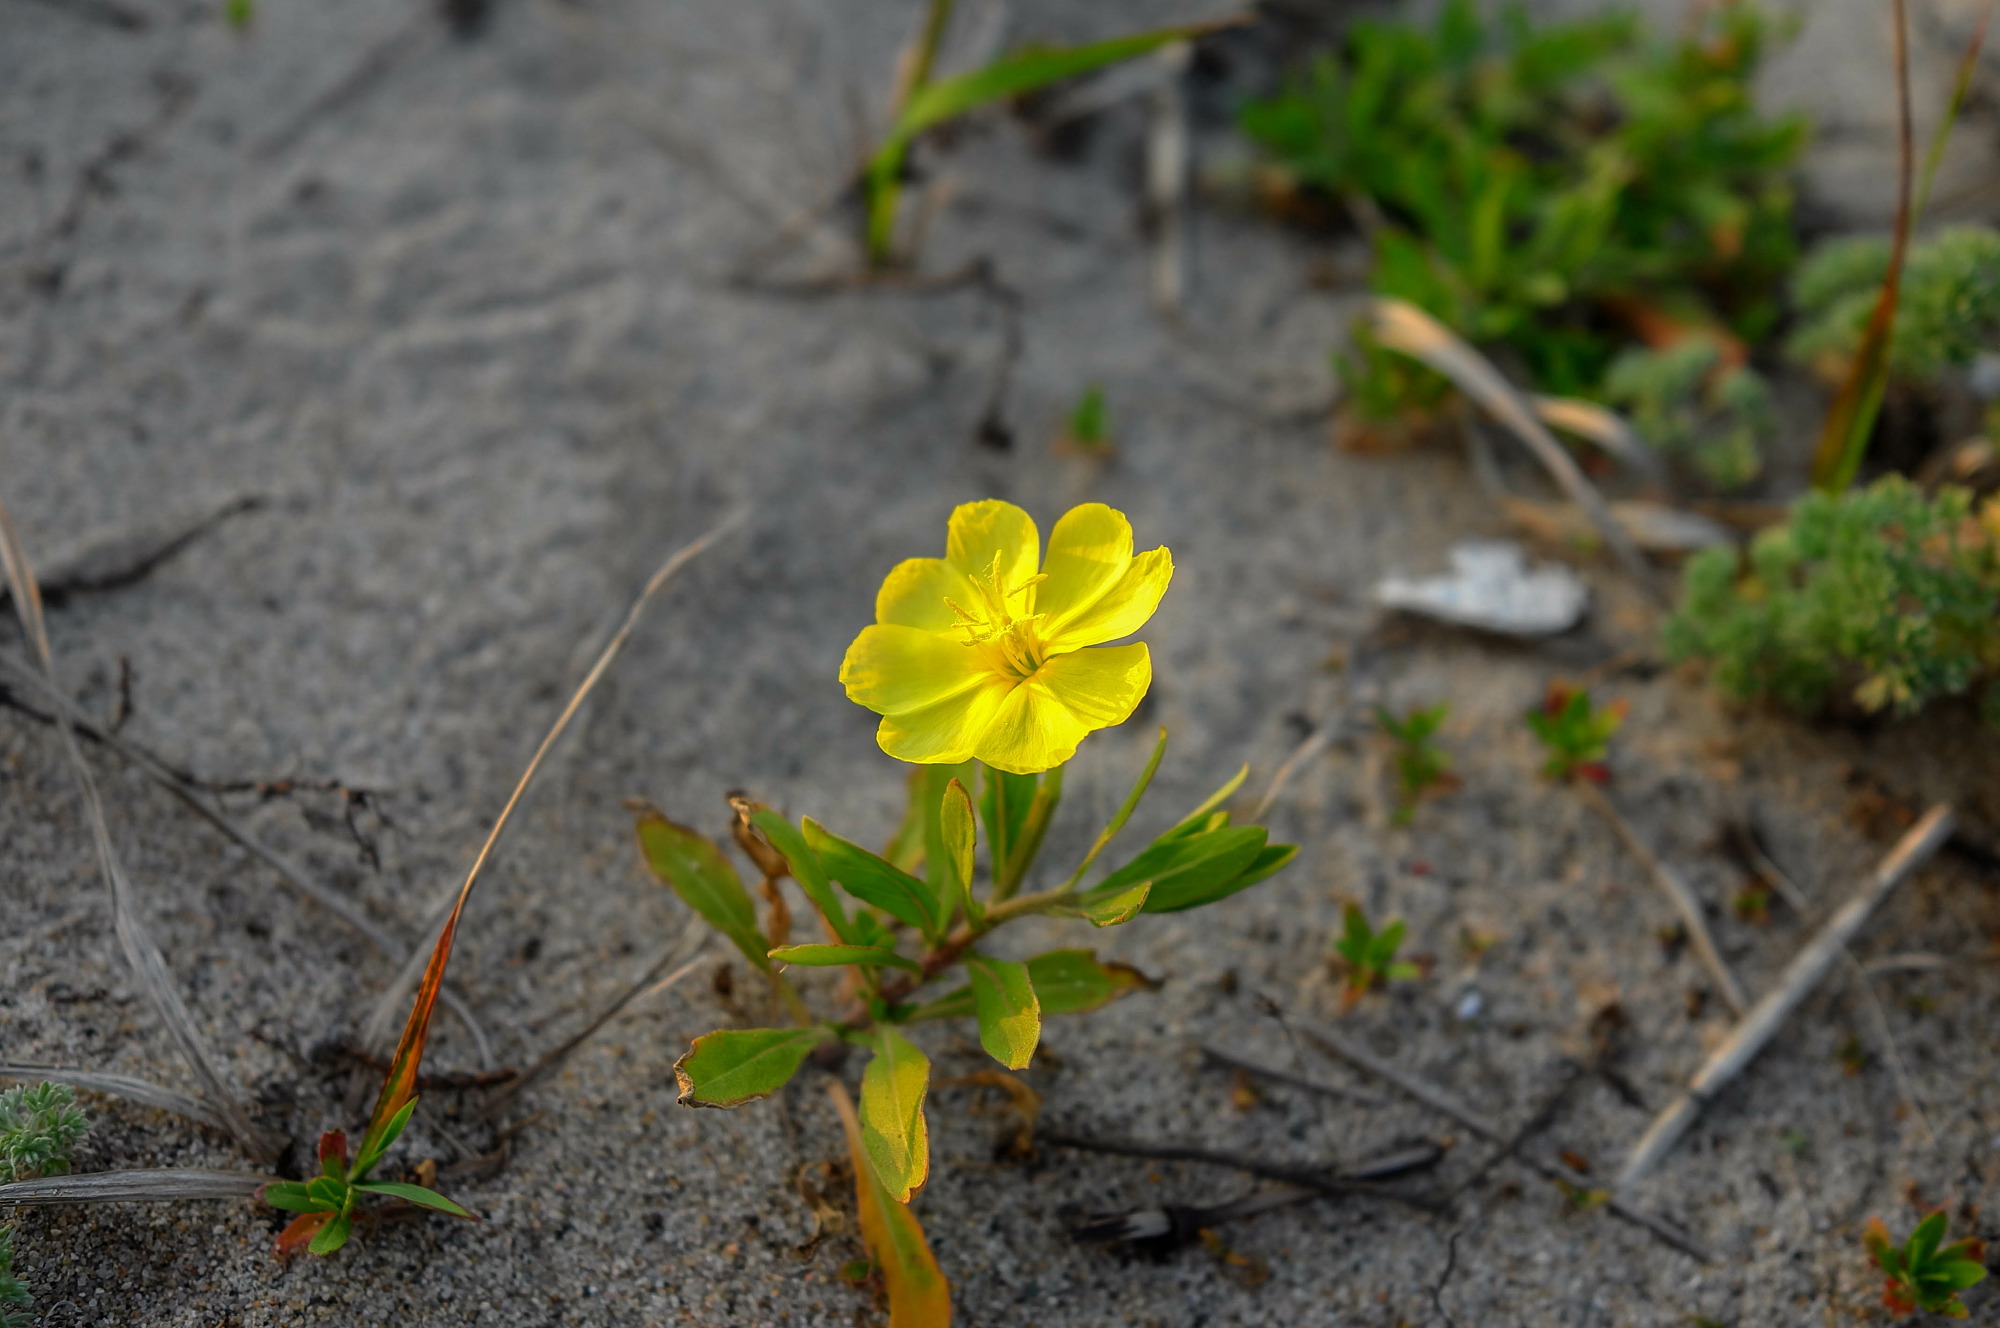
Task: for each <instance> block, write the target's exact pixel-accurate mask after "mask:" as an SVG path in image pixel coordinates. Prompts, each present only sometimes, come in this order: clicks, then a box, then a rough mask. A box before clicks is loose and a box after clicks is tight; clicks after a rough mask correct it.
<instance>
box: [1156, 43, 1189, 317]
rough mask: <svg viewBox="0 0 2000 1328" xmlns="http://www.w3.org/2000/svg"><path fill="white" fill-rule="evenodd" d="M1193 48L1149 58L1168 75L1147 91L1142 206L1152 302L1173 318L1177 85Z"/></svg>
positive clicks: (1179, 231) (1180, 283) (1178, 202)
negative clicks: (1149, 228)
mask: <svg viewBox="0 0 2000 1328" xmlns="http://www.w3.org/2000/svg"><path fill="white" fill-rule="evenodd" d="M1193 52H1194V47H1193V46H1192V45H1191V44H1189V43H1188V42H1175V43H1173V44H1172V45H1170V46H1163V47H1161V48H1160V49H1159V50H1158V51H1157V52H1155V53H1154V55H1153V59H1154V60H1155V61H1157V62H1158V63H1160V64H1162V65H1164V66H1166V67H1167V69H1168V70H1170V71H1171V76H1170V77H1168V78H1166V79H1163V80H1162V81H1161V82H1160V83H1159V84H1158V85H1157V86H1156V87H1154V89H1153V94H1152V106H1151V112H1150V119H1149V122H1148V124H1147V127H1146V206H1147V211H1148V212H1149V214H1150V217H1151V220H1152V223H1153V228H1154V230H1153V305H1154V307H1155V308H1157V309H1158V310H1159V311H1160V313H1162V314H1164V315H1166V316H1167V317H1168V318H1178V317H1179V316H1180V312H1181V304H1182V301H1183V300H1184V298H1185V296H1186V292H1187V189H1188V155H1189V146H1188V108H1187V94H1186V92H1185V90H1184V88H1183V86H1182V80H1183V79H1184V77H1185V76H1186V72H1187V67H1188V62H1189V59H1190V57H1191V56H1192V55H1193Z"/></svg>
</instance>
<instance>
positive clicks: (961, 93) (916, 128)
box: [885, 20, 1233, 147]
mask: <svg viewBox="0 0 2000 1328" xmlns="http://www.w3.org/2000/svg"><path fill="white" fill-rule="evenodd" d="M1232 21H1233V20H1232ZM1218 26H1223V25H1219V24H1214V23H1203V24H1196V25H1192V26H1188V27H1177V28H1158V29H1155V30H1154V31H1152V32H1139V33H1133V34H1132V35H1130V36H1126V37H1113V38H1111V39H1110V40H1108V41H1100V42H1090V43H1088V44H1086V45H1083V46H1070V47H1058V48H1055V49H1047V48H1042V49H1031V50H1025V51H1020V52H1017V53H1015V54H1013V55H1006V56H1002V57H1001V58H1000V59H998V60H995V61H994V62H993V63H992V64H990V65H987V66H986V67H985V68H983V69H975V70H972V71H971V72H969V73H964V74H959V75H957V76H956V77H953V78H941V79H938V80H936V81H935V82H932V83H927V84H925V85H924V86H923V87H921V88H919V89H917V91H916V92H915V93H914V94H912V95H911V97H910V99H909V101H907V102H905V103H904V104H903V113H902V114H901V115H899V116H898V117H897V118H896V123H895V125H894V126H892V127H891V129H890V130H889V135H888V139H887V142H886V143H885V147H886V146H887V145H888V144H897V145H900V144H903V143H907V142H908V141H909V140H910V139H912V138H914V137H915V136H916V135H918V134H920V133H922V132H923V131H924V130H926V129H929V128H931V127H932V126H933V125H938V124H942V123H944V122H945V121H946V120H949V119H952V118H953V117H955V116H959V115H963V114H964V113H965V112H967V111H970V110H973V109H975V108H976V107H980V106H984V105H986V104H987V103H988V102H994V101H1001V100H1003V99H1005V98H1008V97H1018V96H1020V95H1021V94H1022V93H1025V92H1033V91H1035V90H1036V89H1037V88H1045V87H1047V86H1048V85H1049V84H1051V83H1057V82H1060V81H1062V80H1063V79H1066V78H1075V77H1077V76H1078V75H1080V74H1088V73H1090V72H1091V71H1092V70H1096V69H1102V68H1104V67H1105V66H1106V65H1114V64H1117V63H1118V62H1119V61H1121V60H1130V59H1132V58H1133V57H1134V56H1138V55H1144V54H1146V53H1147V52H1148V51H1154V50H1158V49H1159V48H1160V47H1162V46H1166V45H1168V44H1169V43H1172V42H1177V41H1186V40H1188V39H1189V38H1191V37H1199V36H1201V35H1203V34H1204V33H1208V32H1213V31H1215V29H1216V28H1217V27H1218Z"/></svg>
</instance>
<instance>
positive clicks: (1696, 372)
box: [1603, 337, 1777, 489]
mask: <svg viewBox="0 0 2000 1328" xmlns="http://www.w3.org/2000/svg"><path fill="white" fill-rule="evenodd" d="M1603 393H1604V399H1605V401H1606V402H1607V403H1609V404H1610V405H1613V406H1617V407H1618V408H1619V409H1621V410H1623V411H1624V412H1625V413H1626V414H1627V415H1628V416H1629V417H1630V418H1631V421H1632V427H1633V428H1635V429H1637V430H1638V431H1639V432H1640V433H1641V434H1643V435H1644V436H1645V437H1646V438H1647V439H1649V440H1651V441H1652V442H1653V443H1654V444H1655V445H1656V446H1658V447H1660V448H1661V449H1663V450H1664V451H1666V452H1669V453H1672V454H1675V455H1679V456H1684V457H1686V458H1687V459H1688V460H1689V461H1690V462H1691V463H1692V464H1693V465H1694V467H1695V469H1696V470H1698V471H1700V472H1701V474H1702V475H1703V477H1705V478H1706V479H1707V480H1708V482H1709V483H1711V484H1713V485H1715V486H1716V487H1717V488H1719V489H1736V488H1741V487H1742V486H1743V485H1745V484H1748V483H1749V482H1750V481H1752V480H1754V479H1756V478H1757V474H1758V472H1759V471H1760V470H1762V469H1763V464H1764V463H1763V457H1762V455H1761V453H1760V452H1759V450H1758V446H1757V443H1758V440H1759V439H1761V438H1765V437H1768V436H1770V434H1771V433H1772V431H1773V430H1775V429H1776V428H1777V413H1776V410H1775V408H1774V407H1773V406H1772V404H1771V388H1770V385H1769V384H1768V383H1766V382H1765V381H1764V376H1763V375H1762V374H1760V373H1758V372H1757V371H1756V370H1755V369H1752V368H1751V367H1750V366H1749V365H1747V364H1729V363H1726V362H1725V359H1724V355H1723V350H1722V347H1721V346H1719V345H1717V344H1716V343H1715V342H1714V341H1713V340H1711V339H1709V338H1706V337H1690V338H1688V339H1687V340H1685V341H1682V342H1680V343H1679V344H1677V345H1673V346H1669V347H1667V348H1666V349H1664V350H1649V349H1647V348H1645V347H1642V346H1633V347H1630V348H1629V349H1627V350H1624V351H1622V352H1620V353H1619V355H1618V358H1617V359H1615V360H1613V361H1612V362H1611V367H1610V369H1609V370H1608V371H1606V373H1605V375H1604V385H1603Z"/></svg>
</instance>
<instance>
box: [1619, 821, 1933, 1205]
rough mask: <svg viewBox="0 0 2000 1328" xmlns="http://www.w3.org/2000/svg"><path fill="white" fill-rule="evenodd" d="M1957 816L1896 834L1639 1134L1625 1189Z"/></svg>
mask: <svg viewBox="0 0 2000 1328" xmlns="http://www.w3.org/2000/svg"><path fill="white" fill-rule="evenodd" d="M1954 819H1955V818H1954V817H1953V816H1952V812H1951V808H1950V807H1948V806H1946V805H1944V804H1943V803H1939V804H1938V805H1937V806H1935V807H1933V808H1931V809H1930V810H1929V811H1928V812H1926V813H1924V818H1923V819H1922V820H1921V821H1918V822H1917V823H1916V824H1915V825H1913V826H1911V827H1910V829H1909V832H1908V833H1907V834H1905V835H1904V836H1903V837H1902V839H1901V840H1899V841H1897V844H1896V847H1895V848H1893V849H1891V850H1889V856H1888V857H1886V858H1884V859H1882V861H1881V863H1880V864H1879V865H1878V866H1877V867H1876V868H1875V872H1874V875H1872V876H1871V877H1869V879H1868V882H1867V884H1866V885H1864V886H1862V887H1861V889H1860V891H1859V892H1858V893H1856V894H1855V896H1854V897H1853V898H1852V899H1850V900H1848V901H1847V902H1846V903H1845V904H1843V905H1841V907H1840V911H1839V912H1837V913H1835V914H1834V915H1833V917H1831V918H1830V919H1828V920H1827V923H1826V925H1825V926H1823V927H1821V928H1820V930H1819V934H1818V935H1816V936H1814V937H1813V938H1812V940H1811V941H1810V942H1809V943H1808V944H1807V945H1806V947H1805V948H1804V949H1803V950H1801V951H1799V953H1798V955H1797V956H1796V957H1795V958H1793V960H1792V962H1791V963H1790V964H1789V965H1787V966H1786V968H1785V972H1784V975H1783V977H1781V978H1780V979H1779V981H1778V985H1777V986H1776V987H1775V988H1773V989H1772V990H1771V991H1770V992H1769V993H1767V994H1766V995H1765V997H1764V998H1763V999H1762V1000H1760V1001H1758V1002H1757V1005H1756V1007H1755V1008H1754V1009H1752V1010H1751V1011H1750V1013H1749V1014H1748V1015H1746V1016H1744V1019H1743V1022H1742V1023H1740V1024H1738V1025H1737V1026H1736V1031H1735V1032H1734V1033H1732V1034H1731V1035H1730V1037H1729V1040H1728V1041H1726V1042H1724V1043H1723V1044H1722V1045H1721V1046H1719V1047H1717V1048H1716V1049H1715V1051H1714V1053H1713V1054H1712V1055H1710V1056H1709V1058H1708V1063H1707V1064H1705V1065H1703V1066H1702V1067H1701V1069H1700V1071H1698V1072H1697V1073H1696V1074H1695V1076H1694V1078H1693V1079H1691V1080H1689V1081H1688V1086H1687V1090H1686V1091H1685V1092H1683V1093H1682V1094H1681V1095H1680V1097H1678V1098H1676V1099H1675V1100H1674V1102H1673V1104H1672V1105H1671V1106H1669V1107H1668V1108H1667V1109H1666V1110H1665V1111H1662V1112H1661V1113H1660V1114H1659V1115H1658V1116H1656V1117H1654V1118H1653V1123H1652V1124H1651V1125H1649V1126H1647V1127H1646V1132H1645V1134H1643V1135H1641V1136H1640V1137H1639V1142H1638V1143H1637V1144H1635V1145H1634V1146H1633V1148H1632V1152H1631V1154H1630V1156H1628V1157H1627V1158H1626V1159H1625V1167H1624V1170H1622V1171H1620V1172H1619V1173H1618V1180H1617V1182H1616V1184H1617V1186H1618V1188H1620V1189H1623V1188H1624V1187H1626V1186H1628V1185H1630V1184H1632V1183H1633V1182H1634V1181H1636V1180H1638V1179H1640V1178H1641V1177H1643V1176H1644V1175H1645V1174H1646V1173H1647V1172H1649V1171H1651V1170H1652V1169H1653V1167H1654V1165H1655V1164H1657V1163H1658V1162H1659V1160H1660V1159H1661V1158H1662V1157H1664V1156H1666V1154H1667V1151H1668V1150H1669V1149H1671V1148H1672V1147H1673V1146H1674V1144H1675V1143H1676V1142H1677V1141H1678V1140H1679V1139H1680V1137H1681V1135H1683V1134H1685V1133H1686V1132H1687V1128H1688V1126H1690V1125H1692V1124H1694V1118H1695V1117H1696V1116H1698V1115H1700V1114H1701V1109H1702V1108H1703V1107H1704V1106H1706V1105H1707V1104H1708V1103H1709V1101H1710V1100H1711V1099H1712V1098H1714V1096H1715V1095H1716V1094H1717V1093H1719V1092H1721V1091H1722V1089H1723V1088H1724V1087H1726V1086H1727V1085H1728V1084H1729V1082H1730V1080H1732V1079H1734V1078H1735V1077H1736V1076H1737V1075H1738V1074H1740V1073H1742V1071H1743V1068H1744V1067H1745V1066H1747V1065H1749V1064H1750V1062H1751V1061H1752V1060H1754V1059H1756V1056H1757V1053H1758V1052H1760V1051H1762V1050H1763V1049H1764V1046H1765V1044H1766V1043H1768V1042H1770V1040H1771V1039H1772V1038H1773V1037H1774V1036H1776V1035H1777V1032H1778V1029H1779V1028H1781V1027H1783V1026H1784V1022H1785V1020H1786V1019H1787V1018H1789V1017H1790V1016H1791V1013H1792V1011H1793V1010H1795V1009H1797V1008H1798V1006H1799V1004H1800V1002H1802V1001H1804V1000H1805V998H1806V997H1807V996H1809V995H1811V994H1812V992H1813V990H1814V989H1815V988H1816V987H1818V986H1819V983H1820V979H1822V978H1824V977H1825V976H1826V974H1827V970H1829V969H1831V968H1832V967H1833V966H1834V964H1835V963H1836V962H1837V961H1838V960H1839V959H1840V957H1841V956H1842V955H1844V954H1846V953H1847V943H1848V942H1849V941H1851V940H1853V939H1854V937H1855V935H1856V934H1857V933H1859V932H1860V930H1861V928H1862V925H1863V924H1864V923H1866V922H1867V921H1868V918H1869V916H1870V915H1871V914H1873V913H1874V911H1875V909H1876V907H1877V906H1878V905H1880V904H1881V902H1882V901H1883V900H1884V899H1886V898H1888V897H1889V892H1890V891H1892V890H1894V889H1895V888H1896V887H1897V886H1898V885H1900V884H1901V883H1902V881H1903V878H1904V877H1906V876H1908V875H1909V874H1910V873H1911V872H1912V871H1914V870H1915V869H1916V868H1917V867H1918V866H1920V865H1921V864H1922V863H1923V862H1924V861H1925V860H1927V859H1928V858H1929V857H1930V856H1931V855H1932V854H1933V853H1936V852H1937V851H1938V849H1940V848H1942V847H1943V846H1944V842H1945V840H1946V839H1948V838H1950V837H1951V829H1952V824H1953V821H1954Z"/></svg>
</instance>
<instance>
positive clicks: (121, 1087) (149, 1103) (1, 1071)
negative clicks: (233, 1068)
mask: <svg viewBox="0 0 2000 1328" xmlns="http://www.w3.org/2000/svg"><path fill="white" fill-rule="evenodd" d="M0 1079H39V1080H42V1081H43V1082H46V1083H52V1084H68V1085H69V1086H70V1087H71V1088H86V1089H89V1090H90V1091H91V1092H93V1093H104V1094H107V1095H109V1096H111V1097H120V1098H124V1099H125V1100H126V1101H127V1102H137V1103H138V1104H139V1105H140V1106H142V1107H158V1108H159V1109H160V1110H161V1111H171V1112H173V1113H174V1114H175V1115H176V1116H185V1117H187V1118H188V1119H189V1120H193V1121H200V1122H201V1123H202V1124H204V1125H212V1126H214V1127H215V1128H216V1129H218V1130H221V1131H222V1132H223V1133H224V1134H227V1133H229V1121H228V1120H227V1119H226V1118H224V1116H223V1115H222V1113H221V1112H219V1111H217V1110H216V1109H215V1108H214V1107H213V1106H211V1105H210V1104H209V1103H207V1102H204V1101H202V1100H201V1099H200V1098H198V1097H193V1096H190V1095H189V1094H187V1093H183V1092H181V1091H179V1090H178V1089H173V1088H162V1087H161V1086H160V1085H158V1084H156V1083H151V1082H149V1081H147V1080H145V1079H134V1078H133V1077H132V1076H131V1075H128V1074H99V1073H97V1072H96V1071H95V1070H72V1069H69V1068H67V1067H65V1066H61V1065H24V1064H16V1063H14V1062H11V1061H0Z"/></svg>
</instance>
